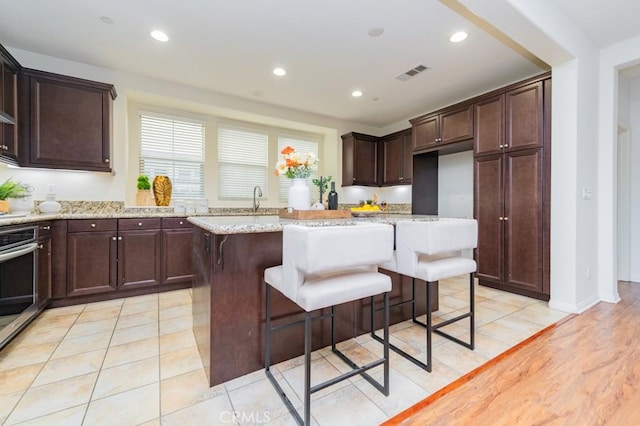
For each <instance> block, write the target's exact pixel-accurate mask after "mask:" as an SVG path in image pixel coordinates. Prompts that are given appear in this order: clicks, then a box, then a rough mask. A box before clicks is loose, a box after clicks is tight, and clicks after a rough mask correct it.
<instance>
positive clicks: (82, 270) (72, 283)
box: [67, 221, 118, 296]
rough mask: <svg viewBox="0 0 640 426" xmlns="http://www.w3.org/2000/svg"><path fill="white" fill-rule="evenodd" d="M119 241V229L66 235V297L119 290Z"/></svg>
mask: <svg viewBox="0 0 640 426" xmlns="http://www.w3.org/2000/svg"><path fill="white" fill-rule="evenodd" d="M96 222H100V221H96ZM117 240H118V232H117V231H116V230H112V231H94V232H91V231H89V232H70V233H69V234H67V296H81V295H86V294H91V293H104V292H111V291H115V290H116V288H117V286H118V280H117V265H118V264H117V259H118V241H117Z"/></svg>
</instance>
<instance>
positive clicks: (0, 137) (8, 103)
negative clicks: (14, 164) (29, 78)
mask: <svg viewBox="0 0 640 426" xmlns="http://www.w3.org/2000/svg"><path fill="white" fill-rule="evenodd" d="M0 62H2V56H0ZM1 65H2V67H1V68H2V69H1V70H0V74H1V81H2V84H1V86H2V89H0V100H1V101H2V105H1V107H0V110H2V112H4V114H5V115H6V116H9V117H12V118H13V121H14V122H15V124H0V152H1V153H2V156H4V157H8V158H10V159H12V160H17V158H18V104H17V100H18V71H17V69H15V68H14V67H12V66H11V65H10V64H8V63H7V62H2V64H1Z"/></svg>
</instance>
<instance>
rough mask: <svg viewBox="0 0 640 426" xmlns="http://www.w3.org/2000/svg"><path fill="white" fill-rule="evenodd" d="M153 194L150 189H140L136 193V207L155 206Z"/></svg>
mask: <svg viewBox="0 0 640 426" xmlns="http://www.w3.org/2000/svg"><path fill="white" fill-rule="evenodd" d="M155 205H156V203H155V201H153V194H152V193H151V191H150V190H148V189H138V192H136V206H155Z"/></svg>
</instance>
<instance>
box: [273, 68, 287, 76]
mask: <svg viewBox="0 0 640 426" xmlns="http://www.w3.org/2000/svg"><path fill="white" fill-rule="evenodd" d="M273 73H274V74H275V75H277V76H278V77H282V76H283V75H287V71H286V70H285V69H284V68H274V69H273Z"/></svg>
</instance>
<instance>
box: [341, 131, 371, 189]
mask: <svg viewBox="0 0 640 426" xmlns="http://www.w3.org/2000/svg"><path fill="white" fill-rule="evenodd" d="M350 185H363V186H378V138H377V137H375V136H369V135H364V134H361V133H355V132H351V133H347V134H346V135H342V186H350Z"/></svg>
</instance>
